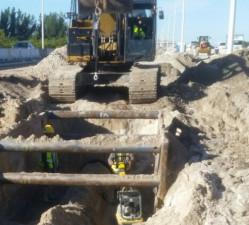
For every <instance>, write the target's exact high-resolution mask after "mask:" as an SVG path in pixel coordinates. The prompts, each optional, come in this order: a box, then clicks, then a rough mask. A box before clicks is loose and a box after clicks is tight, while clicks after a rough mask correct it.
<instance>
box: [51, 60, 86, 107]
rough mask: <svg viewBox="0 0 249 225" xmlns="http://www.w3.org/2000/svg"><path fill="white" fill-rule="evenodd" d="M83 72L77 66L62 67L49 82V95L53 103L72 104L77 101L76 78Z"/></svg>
mask: <svg viewBox="0 0 249 225" xmlns="http://www.w3.org/2000/svg"><path fill="white" fill-rule="evenodd" d="M81 70H82V68H81V67H79V66H76V65H68V66H62V67H60V68H59V69H58V70H57V71H55V73H54V74H53V75H50V77H49V82H48V93H49V96H50V98H51V101H53V102H61V103H71V102H75V100H76V77H77V73H79V72H80V71H81Z"/></svg>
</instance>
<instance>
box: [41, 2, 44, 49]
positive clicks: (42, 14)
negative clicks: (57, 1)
mask: <svg viewBox="0 0 249 225" xmlns="http://www.w3.org/2000/svg"><path fill="white" fill-rule="evenodd" d="M41 34H42V49H44V4H43V0H41Z"/></svg>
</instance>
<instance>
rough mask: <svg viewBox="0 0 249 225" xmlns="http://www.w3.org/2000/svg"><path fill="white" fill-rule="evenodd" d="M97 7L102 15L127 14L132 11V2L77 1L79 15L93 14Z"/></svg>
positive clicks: (111, 0) (116, 0)
mask: <svg viewBox="0 0 249 225" xmlns="http://www.w3.org/2000/svg"><path fill="white" fill-rule="evenodd" d="M96 7H98V8H99V9H100V10H101V11H102V13H114V12H119V13H129V12H131V11H132V8H133V7H132V0H78V8H79V13H80V14H82V13H83V14H86V13H93V12H95V10H96Z"/></svg>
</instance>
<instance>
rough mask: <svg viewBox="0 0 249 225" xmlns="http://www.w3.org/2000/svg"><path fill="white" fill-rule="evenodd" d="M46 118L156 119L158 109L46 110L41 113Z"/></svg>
mask: <svg viewBox="0 0 249 225" xmlns="http://www.w3.org/2000/svg"><path fill="white" fill-rule="evenodd" d="M43 115H45V116H46V117H47V118H48V119H72V118H89V119H90V118H92V119H93V118H95V119H158V116H159V112H158V111H147V112H144V111H125V110H122V111H94V110H92V111H67V110H58V111H47V112H45V113H43Z"/></svg>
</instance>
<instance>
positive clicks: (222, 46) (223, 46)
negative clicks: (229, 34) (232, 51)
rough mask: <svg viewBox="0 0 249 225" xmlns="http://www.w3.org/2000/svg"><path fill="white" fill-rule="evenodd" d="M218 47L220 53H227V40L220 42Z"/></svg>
mask: <svg viewBox="0 0 249 225" xmlns="http://www.w3.org/2000/svg"><path fill="white" fill-rule="evenodd" d="M217 48H218V52H219V54H226V50H227V45H226V43H225V42H220V43H219V45H218V47H217Z"/></svg>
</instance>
